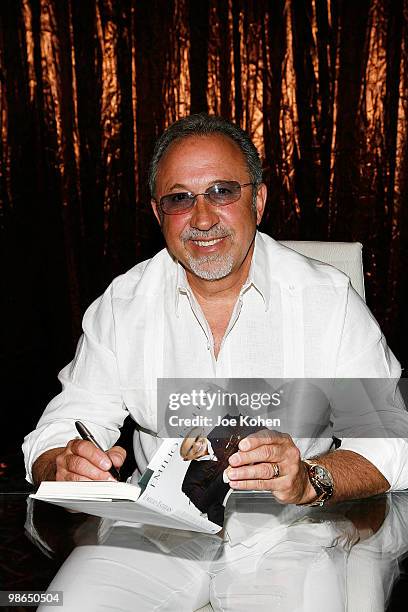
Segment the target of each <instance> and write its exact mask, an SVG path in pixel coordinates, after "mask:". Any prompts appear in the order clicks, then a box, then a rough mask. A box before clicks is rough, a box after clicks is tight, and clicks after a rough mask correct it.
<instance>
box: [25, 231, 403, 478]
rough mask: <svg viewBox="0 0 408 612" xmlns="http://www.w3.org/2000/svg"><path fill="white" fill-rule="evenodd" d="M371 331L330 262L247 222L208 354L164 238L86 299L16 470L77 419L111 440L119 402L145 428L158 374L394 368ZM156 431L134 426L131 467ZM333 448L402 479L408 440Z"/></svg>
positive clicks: (388, 371)
mask: <svg viewBox="0 0 408 612" xmlns="http://www.w3.org/2000/svg"><path fill="white" fill-rule="evenodd" d="M400 374H401V368H400V365H399V363H398V361H397V360H396V358H395V357H394V355H393V354H392V352H391V351H390V349H389V348H388V347H387V344H386V342H385V339H384V337H383V335H382V333H381V330H380V328H379V326H378V324H377V322H376V321H375V319H374V318H373V316H372V314H371V313H370V311H369V309H368V308H367V306H366V305H365V303H364V301H363V300H362V299H361V298H360V297H359V296H358V294H357V293H356V292H355V291H354V290H353V288H352V287H351V285H350V281H349V279H348V277H347V276H346V275H345V274H343V273H342V272H340V271H338V270H337V269H335V268H333V267H331V266H328V265H325V264H323V263H319V262H316V261H314V260H311V259H308V258H306V257H304V256H302V255H300V254H298V253H296V252H295V251H293V250H291V249H288V248H287V247H285V246H283V245H281V244H279V243H277V242H276V241H274V240H273V239H272V238H270V237H269V236H267V235H266V234H261V233H259V232H257V235H256V239H255V250H254V255H253V260H252V263H251V267H250V272H249V275H248V279H247V281H246V283H245V284H244V286H243V287H242V289H241V292H240V295H239V298H238V300H237V302H236V305H235V308H234V311H233V313H232V316H231V320H230V322H229V325H228V328H227V330H226V333H225V335H224V338H223V340H222V344H221V348H220V351H219V354H218V358H217V359H215V356H214V348H213V338H212V334H211V330H210V328H209V325H208V323H207V321H206V319H205V317H204V314H203V312H202V310H201V308H200V306H199V304H198V302H197V300H196V299H195V297H194V294H193V293H192V291H191V289H190V287H189V284H188V281H187V277H186V274H185V271H184V269H183V267H182V266H181V265H180V264H179V263H177V262H176V261H175V260H174V259H173V258H172V257H171V255H170V254H169V253H168V251H167V250H166V249H163V250H162V251H160V252H159V253H158V254H157V255H156V256H155V257H153V258H152V259H150V260H148V261H144V262H142V263H140V264H138V265H136V266H135V267H133V268H132V269H131V270H129V271H128V272H127V273H126V274H124V275H122V276H119V277H117V278H116V279H115V280H114V281H113V282H112V284H111V285H110V286H109V287H108V289H107V290H106V291H105V293H104V294H103V295H102V296H101V297H100V298H98V299H97V300H96V301H95V302H94V303H93V304H91V306H90V307H89V308H88V310H87V311H86V313H85V315H84V319H83V335H82V336H81V338H80V340H79V343H78V347H77V350H76V354H75V357H74V359H73V361H72V362H71V363H70V364H68V365H67V366H66V367H65V368H64V369H63V370H61V372H60V374H59V380H60V381H61V383H62V391H61V393H60V394H59V395H57V396H56V397H55V398H54V399H53V400H51V402H50V403H49V404H48V406H47V408H46V409H45V411H44V413H43V415H42V416H41V418H40V420H39V422H38V425H37V428H36V429H35V430H34V431H33V432H31V433H30V434H29V435H28V436H26V438H25V440H24V444H23V451H24V455H25V463H26V470H27V479H28V480H29V481H30V482H31V481H32V480H31V468H32V464H33V462H34V461H35V459H36V458H37V457H38V456H39V455H40V454H41V453H43V452H44V451H46V450H48V449H51V448H56V447H63V446H65V445H66V443H67V442H68V441H69V440H70V439H72V438H75V437H76V436H77V433H76V429H75V426H74V422H75V420H77V419H79V420H82V421H83V422H85V424H87V425H88V426H89V428H90V429H91V431H92V432H93V433H94V435H95V437H96V439H97V440H98V441H99V443H100V444H101V445H102V446H103V447H105V448H109V447H111V446H112V445H113V444H114V442H115V441H116V440H117V438H118V436H119V428H120V426H121V425H122V423H123V421H124V419H125V417H126V416H127V412H129V413H130V414H131V415H132V417H133V418H134V420H135V421H136V423H138V424H139V426H141V427H142V428H145V429H147V430H150V431H153V432H156V431H157V418H156V381H157V378H158V377H168V378H223V379H225V378H304V377H313V378H336V377H337V378H357V377H361V378H377V377H378V378H396V379H397V378H399V377H400ZM330 442H331V441H330V440H329V439H328V438H319V439H318V440H317V439H316V440H309V441H308V442H305V441H303V442H302V444H303V446H302V444H301V443H299V446H302V448H301V452H302V454H303V456H312V455H316V454H319V453H323V452H325V451H327V450H328V447H329V443H330ZM158 443H159V441H158V439H157V438H155V437H153V436H151V435H148V434H147V433H142V432H137V433H136V438H135V456H136V461H137V464H138V467H139V469H140V470H141V471H142V470H143V469H144V468H145V466H146V464H147V462H148V460H149V459H150V457H151V456H152V454H153V452H154V451H155V450H156V448H157V446H158ZM342 448H345V449H349V450H353V451H355V452H357V453H359V454H360V455H362V456H364V457H366V458H367V459H368V460H369V461H371V462H372V463H373V464H374V465H375V466H376V467H377V468H378V469H379V470H380V472H381V473H382V474H383V475H384V476H385V477H386V478H387V480H388V481H389V482H390V485H391V489H401V488H408V443H407V442H406V441H405V440H402V439H399V438H389V439H367V438H366V439H363V438H357V439H356V438H353V439H351V438H347V439H344V440H343V442H342Z"/></svg>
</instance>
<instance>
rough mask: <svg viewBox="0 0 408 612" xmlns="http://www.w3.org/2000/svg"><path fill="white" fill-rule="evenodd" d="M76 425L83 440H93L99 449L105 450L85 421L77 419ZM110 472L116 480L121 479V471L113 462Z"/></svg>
mask: <svg viewBox="0 0 408 612" xmlns="http://www.w3.org/2000/svg"><path fill="white" fill-rule="evenodd" d="M75 427H76V428H77V431H78V433H79V435H80V436H81V438H82V439H83V440H88V441H89V442H92V444H94V445H95V446H96V448H99V450H101V451H102V452H103V453H104V452H105V451H104V450H103V448H102V447H101V445H100V444H98V442H97V441H96V440H95V438H94V437H93V435H92V434H91V432H90V431H89V429H88V428H87V427H86V426H85V425H84V424H83V423H81V421H75ZM109 474H111V475H112V476H113V477H114V478H116V480H120V474H119V471H118V470H117V469H116V468H115V466H114V465H113V464H112V467H111V469H110V470H109Z"/></svg>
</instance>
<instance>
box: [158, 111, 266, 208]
mask: <svg viewBox="0 0 408 612" xmlns="http://www.w3.org/2000/svg"><path fill="white" fill-rule="evenodd" d="M212 134H221V135H222V136H226V137H227V138H229V139H230V140H232V141H233V142H235V143H236V144H237V145H238V147H239V148H240V150H241V151H242V153H243V155H244V157H245V161H246V164H247V167H248V172H249V176H250V178H251V182H252V183H254V184H255V186H257V185H259V184H260V183H262V164H261V160H260V158H259V154H258V151H257V150H256V147H255V145H254V143H253V142H252V140H251V139H250V137H249V136H248V134H247V133H246V132H244V130H242V129H241V128H240V127H238V126H237V125H234V124H233V123H231V122H230V121H227V119H224V118H223V117H219V116H217V115H207V113H197V114H194V115H188V116H187V117H183V118H182V119H179V120H178V121H176V122H175V123H173V124H172V125H170V126H169V127H168V128H167V130H165V131H164V132H163V134H162V135H161V136H160V138H159V139H158V140H157V142H156V145H155V147H154V151H153V156H152V160H151V162H150V167H149V187H150V193H151V194H152V197H154V196H155V191H156V179H157V170H158V166H159V163H160V160H161V159H162V157H163V155H164V154H165V153H166V151H167V149H168V148H169V147H170V145H171V144H172V143H173V142H176V141H177V140H182V139H183V138H188V137H189V136H210V135H212ZM256 192H257V189H254V201H255V200H256Z"/></svg>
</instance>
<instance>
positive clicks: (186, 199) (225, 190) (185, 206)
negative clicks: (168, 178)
mask: <svg viewBox="0 0 408 612" xmlns="http://www.w3.org/2000/svg"><path fill="white" fill-rule="evenodd" d="M255 184H256V183H243V184H240V183H238V182H237V181H220V182H218V183H215V184H214V185H211V187H209V188H208V189H206V190H205V191H204V193H195V194H194V193H191V191H182V192H180V193H169V194H167V195H164V196H162V197H161V198H160V200H159V202H158V205H159V207H160V209H161V211H162V212H163V213H164V214H166V215H181V214H182V213H185V212H187V211H188V210H191V209H192V208H193V206H194V204H195V203H196V200H197V198H198V196H200V195H202V196H204V197H205V198H206V200H208V201H209V202H210V203H211V204H214V206H227V205H228V204H232V203H233V202H236V201H237V200H239V198H240V197H241V187H248V186H249V185H255Z"/></svg>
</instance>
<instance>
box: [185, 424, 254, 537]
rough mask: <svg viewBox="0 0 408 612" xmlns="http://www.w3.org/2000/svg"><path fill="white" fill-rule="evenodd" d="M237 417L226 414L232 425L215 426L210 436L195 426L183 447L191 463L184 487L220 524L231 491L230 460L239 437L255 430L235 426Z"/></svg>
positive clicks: (199, 505)
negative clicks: (225, 501)
mask: <svg viewBox="0 0 408 612" xmlns="http://www.w3.org/2000/svg"><path fill="white" fill-rule="evenodd" d="M237 416H238V415H236V416H234V417H233V416H232V415H229V414H228V415H225V416H224V421H225V422H226V423H228V422H230V424H229V425H218V426H217V427H214V428H213V429H212V430H211V431H210V432H209V434H208V437H206V436H205V435H204V434H203V432H202V431H201V430H200V429H199V428H195V429H192V430H191V431H190V432H189V433H188V435H187V436H186V437H185V438H184V440H183V443H182V445H181V447H180V455H181V456H182V457H183V459H184V461H190V462H191V463H190V465H189V466H188V469H187V472H186V474H185V476H184V479H183V484H182V487H181V490H182V491H183V493H185V494H186V495H187V497H188V498H189V499H190V500H191V501H192V502H193V504H194V505H195V506H196V507H197V508H198V509H199V510H200V511H201V512H205V513H206V514H207V516H208V518H209V519H210V521H213V523H217V524H218V525H221V526H222V525H223V523H224V505H223V502H224V499H225V496H226V495H227V493H228V492H229V490H230V487H229V484H228V483H229V478H228V471H229V470H230V469H231V468H230V466H229V463H228V460H229V458H230V457H231V455H232V454H234V453H236V452H237V451H238V445H239V442H240V440H241V439H242V438H244V437H246V435H248V434H249V433H251V432H252V431H254V428H249V427H242V428H241V427H240V426H239V425H238V424H237V425H233V424H232V423H237V422H238V421H237ZM245 430H248V431H245Z"/></svg>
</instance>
